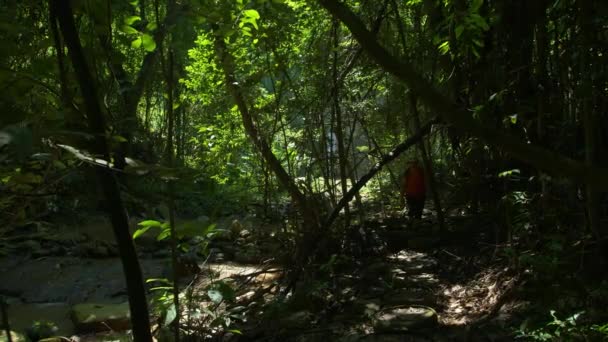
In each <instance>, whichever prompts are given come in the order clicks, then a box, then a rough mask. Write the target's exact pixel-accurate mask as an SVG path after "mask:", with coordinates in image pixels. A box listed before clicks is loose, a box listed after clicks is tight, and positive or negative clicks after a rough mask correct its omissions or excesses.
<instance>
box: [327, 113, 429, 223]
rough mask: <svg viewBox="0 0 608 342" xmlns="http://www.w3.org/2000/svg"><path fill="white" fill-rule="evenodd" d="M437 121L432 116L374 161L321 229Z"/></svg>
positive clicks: (334, 218) (333, 219)
mask: <svg viewBox="0 0 608 342" xmlns="http://www.w3.org/2000/svg"><path fill="white" fill-rule="evenodd" d="M438 121H439V120H438V119H437V118H433V119H432V120H431V121H429V122H427V123H426V124H425V125H424V126H422V127H421V128H420V130H419V131H418V132H416V134H414V135H413V136H411V137H409V138H408V139H407V140H405V141H404V142H402V143H401V144H399V145H397V146H395V148H393V150H392V151H390V152H389V153H388V154H387V155H385V156H384V157H382V159H381V160H380V161H379V162H378V163H376V165H374V167H372V168H371V170H369V171H368V172H367V173H366V174H365V175H364V176H363V177H361V179H359V181H358V182H357V184H355V185H354V186H353V187H352V188H350V190H348V192H347V193H346V194H345V195H344V196H343V197H342V199H340V201H339V202H338V204H337V205H336V207H335V208H334V209H333V210H332V212H331V214H329V216H328V217H327V219H326V220H325V222H323V228H321V231H325V229H326V228H328V227H330V226H331V225H332V224H333V222H334V221H335V220H336V218H337V217H338V214H339V213H340V211H341V210H342V209H343V208H344V207H346V205H347V204H348V203H349V202H350V201H351V200H352V199H353V197H355V194H356V193H357V192H358V191H359V190H361V188H363V186H365V184H367V182H369V180H370V179H372V178H373V177H374V176H375V175H376V174H377V173H378V172H379V171H380V170H382V167H384V165H386V164H388V163H390V162H391V161H393V160H394V159H395V158H397V157H399V155H401V153H403V152H405V151H407V150H408V149H409V148H410V147H412V146H414V145H415V144H416V143H418V141H420V139H422V138H423V137H424V136H425V135H427V134H428V133H429V132H430V131H431V127H433V125H434V124H436V123H437V122H438Z"/></svg>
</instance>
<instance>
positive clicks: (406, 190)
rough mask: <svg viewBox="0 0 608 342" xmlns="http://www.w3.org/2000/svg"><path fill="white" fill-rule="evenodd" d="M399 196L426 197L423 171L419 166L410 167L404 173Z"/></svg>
mask: <svg viewBox="0 0 608 342" xmlns="http://www.w3.org/2000/svg"><path fill="white" fill-rule="evenodd" d="M402 187H403V188H402V190H401V194H402V195H403V194H405V195H406V196H408V197H417V198H424V197H426V184H425V182H424V170H423V169H422V168H421V167H420V166H416V165H413V166H410V167H409V168H408V169H407V171H406V172H405V177H404V182H403V185H402Z"/></svg>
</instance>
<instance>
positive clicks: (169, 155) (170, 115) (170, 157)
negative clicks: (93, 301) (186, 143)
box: [160, 47, 181, 342]
mask: <svg viewBox="0 0 608 342" xmlns="http://www.w3.org/2000/svg"><path fill="white" fill-rule="evenodd" d="M160 48H161V49H162V47H160ZM173 69H174V67H173V51H172V50H169V56H168V63H167V72H166V75H167V79H166V82H167V110H166V113H167V121H168V125H167V126H168V127H167V152H166V160H167V166H168V167H169V168H172V167H174V148H173V145H174V144H173V136H174V131H175V129H174V128H175V111H174V110H173V95H174V86H173V83H174V81H173ZM168 185H169V189H168V190H169V191H168V192H169V195H168V198H167V202H168V203H167V204H168V207H169V227H170V229H171V268H172V271H173V306H175V312H176V315H175V320H174V321H173V322H172V326H173V337H174V339H175V342H179V320H180V315H181V314H180V309H179V284H178V281H179V272H178V268H179V265H178V255H177V253H178V250H177V233H176V231H175V201H174V195H175V184H174V183H173V180H168Z"/></svg>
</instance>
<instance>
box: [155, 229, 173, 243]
mask: <svg viewBox="0 0 608 342" xmlns="http://www.w3.org/2000/svg"><path fill="white" fill-rule="evenodd" d="M169 235H171V230H169V229H165V230H163V231H162V232H160V234H158V236H157V237H156V240H157V241H162V240H164V239H166V238H167V237H169Z"/></svg>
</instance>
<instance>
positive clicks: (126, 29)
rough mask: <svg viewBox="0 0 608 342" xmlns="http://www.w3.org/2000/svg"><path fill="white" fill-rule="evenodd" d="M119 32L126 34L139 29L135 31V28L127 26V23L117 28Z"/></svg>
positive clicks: (133, 32) (135, 32)
mask: <svg viewBox="0 0 608 342" xmlns="http://www.w3.org/2000/svg"><path fill="white" fill-rule="evenodd" d="M119 30H120V32H122V33H126V34H137V33H139V31H137V30H136V29H135V28H133V27H131V26H129V25H122V26H121V27H120V28H119Z"/></svg>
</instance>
